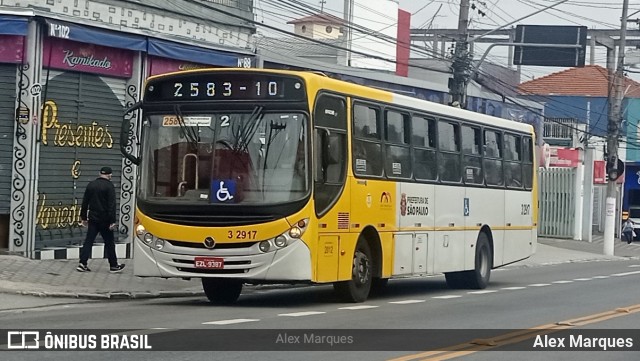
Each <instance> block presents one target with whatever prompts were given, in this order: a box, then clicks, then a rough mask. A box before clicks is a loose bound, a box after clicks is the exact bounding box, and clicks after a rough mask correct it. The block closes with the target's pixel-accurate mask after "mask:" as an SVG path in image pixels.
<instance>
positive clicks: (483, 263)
mask: <svg viewBox="0 0 640 361" xmlns="http://www.w3.org/2000/svg"><path fill="white" fill-rule="evenodd" d="M492 267H493V253H492V252H491V245H490V244H489V238H488V237H487V234H486V233H484V232H481V233H480V234H479V235H478V241H477V242H476V258H475V267H474V269H473V270H471V271H463V272H449V273H445V274H444V276H445V279H446V280H447V285H448V286H449V287H450V288H471V289H484V288H486V287H487V285H488V284H489V278H490V277H491V268H492Z"/></svg>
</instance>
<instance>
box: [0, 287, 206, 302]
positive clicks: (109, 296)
mask: <svg viewBox="0 0 640 361" xmlns="http://www.w3.org/2000/svg"><path fill="white" fill-rule="evenodd" d="M0 293H14V294H18V295H25V296H36V297H52V298H53V297H57V298H80V299H88V300H131V299H136V300H139V299H150V298H176V297H199V296H204V292H203V291H159V292H146V291H141V292H105V293H88V292H48V291H15V290H2V289H0Z"/></svg>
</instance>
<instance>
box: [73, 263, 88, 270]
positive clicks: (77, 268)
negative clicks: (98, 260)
mask: <svg viewBox="0 0 640 361" xmlns="http://www.w3.org/2000/svg"><path fill="white" fill-rule="evenodd" d="M76 270H78V272H91V270H90V269H89V267H87V265H86V264H82V263H80V264H78V267H76Z"/></svg>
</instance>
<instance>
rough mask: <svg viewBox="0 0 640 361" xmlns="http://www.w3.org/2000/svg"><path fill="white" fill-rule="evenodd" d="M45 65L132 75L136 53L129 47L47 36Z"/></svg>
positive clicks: (43, 60)
mask: <svg viewBox="0 0 640 361" xmlns="http://www.w3.org/2000/svg"><path fill="white" fill-rule="evenodd" d="M42 64H43V66H44V67H45V68H53V69H62V70H73V71H81V72H85V73H96V74H103V75H110V76H114V77H122V78H129V77H131V74H132V68H133V52H132V51H130V50H125V49H116V48H109V47H106V46H100V45H94V44H85V43H78V42H75V41H69V40H63V39H57V38H47V39H46V41H45V44H44V51H43V55H42Z"/></svg>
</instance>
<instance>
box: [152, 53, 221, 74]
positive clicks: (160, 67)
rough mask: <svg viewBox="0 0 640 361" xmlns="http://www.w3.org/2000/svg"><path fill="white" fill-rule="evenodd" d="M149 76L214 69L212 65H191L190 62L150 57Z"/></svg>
mask: <svg viewBox="0 0 640 361" xmlns="http://www.w3.org/2000/svg"><path fill="white" fill-rule="evenodd" d="M149 64H150V65H149V75H158V74H166V73H172V72H174V71H180V70H191V69H202V68H212V67H213V66H212V65H205V64H198V63H190V62H188V61H182V60H174V59H165V58H159V57H155V56H152V57H149Z"/></svg>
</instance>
